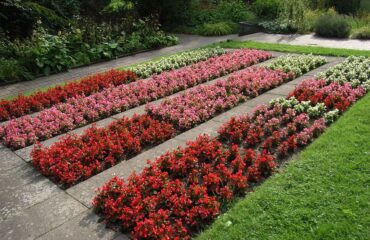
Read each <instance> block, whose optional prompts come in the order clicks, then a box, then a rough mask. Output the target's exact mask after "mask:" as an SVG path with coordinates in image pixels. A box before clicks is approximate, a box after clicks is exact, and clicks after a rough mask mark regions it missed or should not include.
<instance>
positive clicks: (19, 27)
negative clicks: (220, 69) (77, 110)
mask: <svg viewBox="0 0 370 240" xmlns="http://www.w3.org/2000/svg"><path fill="white" fill-rule="evenodd" d="M241 21H249V22H256V23H258V25H259V26H260V27H261V29H263V30H264V31H266V32H270V33H285V34H290V33H297V32H298V33H309V32H315V33H316V34H317V35H319V36H324V37H348V36H350V37H352V38H360V39H369V28H370V1H369V0H300V1H296V0H171V1H169V0H32V1H31V0H3V1H0V53H1V55H0V61H1V63H2V64H1V65H0V83H1V82H10V81H18V80H28V79H32V78H34V77H35V76H38V75H40V74H49V73H53V72H58V71H62V70H65V69H68V68H70V67H74V66H79V65H83V64H89V63H92V62H97V61H100V60H102V59H111V58H115V57H117V56H120V55H123V54H127V53H131V52H135V51H138V50H142V49H148V48H155V47H160V46H166V45H171V44H174V43H176V41H177V40H176V38H175V37H173V36H171V35H167V34H165V33H164V31H163V30H162V29H165V30H166V31H168V32H179V33H192V34H200V35H205V36H214V35H227V34H232V33H237V32H238V28H239V25H238V23H239V22H241ZM10 66H13V71H10V69H11V67H10Z"/></svg>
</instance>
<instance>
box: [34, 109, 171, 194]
mask: <svg viewBox="0 0 370 240" xmlns="http://www.w3.org/2000/svg"><path fill="white" fill-rule="evenodd" d="M174 134H175V129H174V128H173V127H172V125H171V124H169V123H166V122H164V121H157V120H154V119H152V118H151V117H149V116H148V115H140V116H138V115H135V116H133V117H132V118H130V119H129V118H122V119H120V120H118V121H116V122H113V123H111V124H110V125H109V126H108V127H107V128H96V127H92V128H89V129H88V130H87V131H86V132H85V133H84V134H83V135H82V136H77V135H68V136H67V137H65V138H63V139H62V140H60V141H59V142H57V143H55V144H54V145H53V146H52V147H50V148H45V147H42V146H41V145H40V146H36V147H35V148H34V150H33V151H32V154H31V155H32V158H33V161H32V164H33V165H34V166H35V167H36V168H37V169H38V170H39V171H40V172H41V173H42V174H44V175H45V176H47V177H50V178H51V179H52V180H53V181H54V182H56V183H59V184H62V185H63V186H64V187H68V186H70V185H71V184H74V183H77V182H80V181H83V180H85V179H87V178H89V177H91V176H92V175H95V174H96V173H99V172H101V171H103V170H104V169H106V168H108V167H110V166H113V165H115V164H116V163H117V162H118V161H121V160H123V159H126V158H130V157H131V156H133V155H136V154H138V153H139V152H141V151H142V150H143V148H147V147H151V146H154V145H157V144H159V143H161V142H164V141H165V140H167V139H170V138H171V137H173V136H174Z"/></svg>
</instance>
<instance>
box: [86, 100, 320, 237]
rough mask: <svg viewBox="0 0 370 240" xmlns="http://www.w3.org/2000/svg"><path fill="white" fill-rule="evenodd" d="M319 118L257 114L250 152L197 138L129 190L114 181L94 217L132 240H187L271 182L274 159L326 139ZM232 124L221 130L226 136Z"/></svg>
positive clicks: (290, 112)
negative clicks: (255, 186)
mask: <svg viewBox="0 0 370 240" xmlns="http://www.w3.org/2000/svg"><path fill="white" fill-rule="evenodd" d="M322 115H323V111H321V112H320V114H318V115H312V117H310V116H309V114H307V113H304V112H301V113H299V112H297V111H296V110H294V107H291V108H284V107H283V106H282V105H280V104H278V103H275V104H273V105H272V106H271V107H269V108H268V107H259V108H257V109H256V111H255V112H254V113H253V114H252V115H251V116H247V119H248V120H247V121H244V122H243V124H247V125H249V126H251V125H253V124H254V125H255V126H253V129H260V130H259V131H256V132H255V133H256V134H257V135H258V137H257V138H256V139H255V140H254V141H250V140H248V145H244V144H243V145H244V147H245V150H241V149H240V148H239V146H238V145H236V144H234V143H231V144H229V145H223V144H222V142H221V140H222V137H221V138H220V140H217V139H210V138H209V137H208V136H200V137H198V139H197V140H196V141H194V142H189V143H188V144H187V147H186V148H178V149H177V150H175V151H173V152H168V153H166V154H164V155H162V156H161V157H159V158H158V159H156V160H155V161H154V162H153V163H150V166H149V167H147V168H145V169H144V170H143V172H142V173H140V174H139V175H136V174H132V175H131V177H130V178H129V180H128V182H127V183H126V182H124V181H123V180H121V179H118V178H113V179H112V180H110V181H109V182H108V183H107V184H106V185H104V186H103V188H102V189H100V191H99V194H98V196H97V197H96V198H95V199H94V201H93V204H94V206H95V209H96V211H98V212H100V213H102V214H103V216H104V218H105V219H106V220H108V221H109V222H112V223H116V224H118V225H119V226H120V227H121V228H122V230H123V231H130V233H131V236H132V237H133V238H134V239H190V237H191V235H192V233H194V232H196V231H199V229H201V228H202V227H204V225H205V224H208V223H210V222H211V221H212V220H213V219H214V218H215V217H216V216H217V215H218V214H219V213H220V209H221V207H222V205H223V204H225V203H227V202H228V201H230V200H231V199H232V198H234V197H235V196H239V195H242V194H243V193H244V192H245V190H246V189H247V187H248V185H249V184H251V183H254V182H258V181H260V180H261V179H264V178H266V177H268V176H270V175H271V174H272V173H273V172H274V170H275V168H276V165H277V162H276V156H277V155H278V154H277V152H279V153H280V152H281V153H284V154H285V155H287V154H288V153H289V152H293V151H294V150H296V149H297V148H298V147H299V146H304V145H306V144H308V143H309V141H310V140H311V139H312V138H313V137H317V136H318V135H319V134H320V133H321V132H323V130H324V129H325V120H324V119H323V118H322V117H321V116H322ZM315 119H316V120H315ZM244 120H245V119H244ZM233 121H235V119H234V120H231V122H229V123H226V125H225V126H224V127H223V128H221V130H220V133H221V136H225V134H227V131H226V130H225V129H229V128H230V125H231V124H233ZM272 122H273V123H272ZM243 124H242V125H243ZM243 127H244V126H243ZM251 129H252V128H251ZM265 129H269V130H267V131H265ZM248 135H249V134H248ZM286 143H287V144H288V145H287V147H285V145H286Z"/></svg>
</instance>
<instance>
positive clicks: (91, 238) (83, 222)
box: [37, 210, 121, 240]
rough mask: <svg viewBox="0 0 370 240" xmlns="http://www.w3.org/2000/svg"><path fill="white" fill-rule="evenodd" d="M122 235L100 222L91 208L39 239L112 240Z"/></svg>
mask: <svg viewBox="0 0 370 240" xmlns="http://www.w3.org/2000/svg"><path fill="white" fill-rule="evenodd" d="M119 235H121V234H120V233H118V232H115V231H113V230H111V229H108V228H106V227H105V224H104V223H103V222H99V216H97V215H96V214H95V213H94V212H92V211H91V210H87V211H85V212H83V213H80V214H79V215H77V216H76V217H74V218H73V219H71V220H70V221H68V222H66V223H64V224H63V225H61V226H59V227H57V228H55V229H53V230H51V231H50V232H47V233H46V234H44V235H42V236H41V237H39V238H37V239H38V240H111V239H115V238H116V237H118V236H119Z"/></svg>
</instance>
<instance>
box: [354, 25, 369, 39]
mask: <svg viewBox="0 0 370 240" xmlns="http://www.w3.org/2000/svg"><path fill="white" fill-rule="evenodd" d="M351 38H358V39H370V26H365V27H362V28H358V29H355V30H354V31H353V33H352V34H351Z"/></svg>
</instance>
